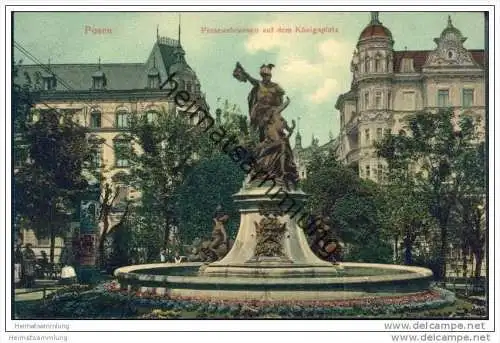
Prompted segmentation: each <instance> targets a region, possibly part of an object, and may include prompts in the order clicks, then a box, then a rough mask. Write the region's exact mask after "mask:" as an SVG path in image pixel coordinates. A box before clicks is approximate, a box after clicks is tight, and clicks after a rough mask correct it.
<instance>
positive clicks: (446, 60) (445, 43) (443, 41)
mask: <svg viewBox="0 0 500 343" xmlns="http://www.w3.org/2000/svg"><path fill="white" fill-rule="evenodd" d="M466 40H467V38H466V37H463V36H462V33H461V32H460V31H459V30H458V29H457V28H456V27H454V26H453V24H452V23H451V18H450V17H448V26H447V27H446V28H445V29H444V30H443V32H442V33H441V36H440V37H438V38H434V42H435V43H436V45H437V47H436V49H435V50H434V51H431V52H430V53H429V55H428V57H427V60H426V62H425V64H424V66H423V67H424V68H441V67H449V66H456V67H480V66H479V65H478V64H477V63H476V61H475V60H474V58H473V56H472V54H471V53H470V52H469V51H467V49H465V48H464V46H463V43H464V42H465V41H466Z"/></svg>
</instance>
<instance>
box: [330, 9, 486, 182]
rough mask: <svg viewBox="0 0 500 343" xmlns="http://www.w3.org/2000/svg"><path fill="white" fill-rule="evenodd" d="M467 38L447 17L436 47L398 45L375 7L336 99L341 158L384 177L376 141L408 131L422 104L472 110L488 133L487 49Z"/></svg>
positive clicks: (462, 111) (428, 107)
mask: <svg viewBox="0 0 500 343" xmlns="http://www.w3.org/2000/svg"><path fill="white" fill-rule="evenodd" d="M466 39H467V38H466V37H464V36H463V35H462V33H461V32H460V31H459V30H458V29H457V28H456V27H454V26H453V23H452V20H451V18H450V17H448V23H447V25H446V27H445V28H444V30H443V31H442V32H441V34H440V36H439V37H437V38H435V39H434V42H435V43H436V47H435V49H434V50H407V49H405V50H402V51H396V50H394V48H393V46H394V40H393V37H392V33H391V31H390V30H389V29H388V28H386V27H385V26H383V25H382V23H381V22H380V21H379V18H378V12H372V18H371V21H370V23H369V24H368V25H367V26H366V27H365V28H364V29H363V30H362V32H361V34H360V36H359V40H358V42H357V45H356V50H355V51H354V54H353V57H352V61H351V72H352V83H351V89H350V90H349V91H348V92H346V93H344V94H342V95H340V96H339V97H338V100H337V103H336V105H335V107H336V109H337V110H338V111H339V112H340V134H339V150H338V154H339V158H340V160H342V161H344V162H345V163H346V164H349V165H352V166H354V167H357V168H358V170H359V175H360V176H361V177H363V178H367V179H372V180H374V181H380V180H381V179H382V177H383V175H384V173H383V171H384V168H385V164H384V161H383V160H380V159H378V158H377V156H376V152H375V148H374V142H376V141H377V140H379V139H381V138H382V137H383V135H384V134H387V133H392V134H398V133H403V134H404V132H403V131H404V126H405V117H406V116H407V115H408V114H412V113H415V112H416V111H419V110H429V111H433V110H437V109H438V108H442V107H451V108H452V109H453V111H454V113H455V115H456V116H457V117H458V115H460V114H468V115H470V116H472V117H473V118H474V120H475V122H476V123H477V124H478V127H479V128H480V130H481V132H483V133H484V122H485V121H484V116H485V75H484V59H485V54H484V50H467V49H465V48H464V46H463V43H464V42H465V41H466ZM402 130H403V131H402ZM483 137H484V136H483Z"/></svg>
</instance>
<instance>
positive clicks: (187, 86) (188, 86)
mask: <svg viewBox="0 0 500 343" xmlns="http://www.w3.org/2000/svg"><path fill="white" fill-rule="evenodd" d="M186 91H187V92H188V93H190V94H191V91H192V86H191V82H189V81H188V82H186Z"/></svg>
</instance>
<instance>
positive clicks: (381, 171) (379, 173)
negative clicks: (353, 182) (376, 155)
mask: <svg viewBox="0 0 500 343" xmlns="http://www.w3.org/2000/svg"><path fill="white" fill-rule="evenodd" d="M383 178H384V166H383V165H382V164H381V163H379V164H378V165H377V180H378V181H382V180H383Z"/></svg>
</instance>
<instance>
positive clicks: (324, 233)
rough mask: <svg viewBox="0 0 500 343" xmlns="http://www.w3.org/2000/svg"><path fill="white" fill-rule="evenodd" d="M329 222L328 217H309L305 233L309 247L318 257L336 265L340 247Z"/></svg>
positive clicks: (339, 255) (340, 250) (340, 251)
mask: <svg viewBox="0 0 500 343" xmlns="http://www.w3.org/2000/svg"><path fill="white" fill-rule="evenodd" d="M330 222H331V220H330V218H329V217H325V216H311V218H310V222H309V225H308V227H307V230H306V233H307V235H308V242H309V246H310V247H311V250H312V251H313V252H314V253H315V254H316V255H317V256H318V257H320V258H322V259H323V260H326V261H330V262H332V263H337V262H338V261H339V260H340V259H341V254H342V246H341V244H340V242H339V240H338V238H337V234H336V233H335V232H334V230H333V229H332V228H331V227H330V225H329V224H330Z"/></svg>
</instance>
